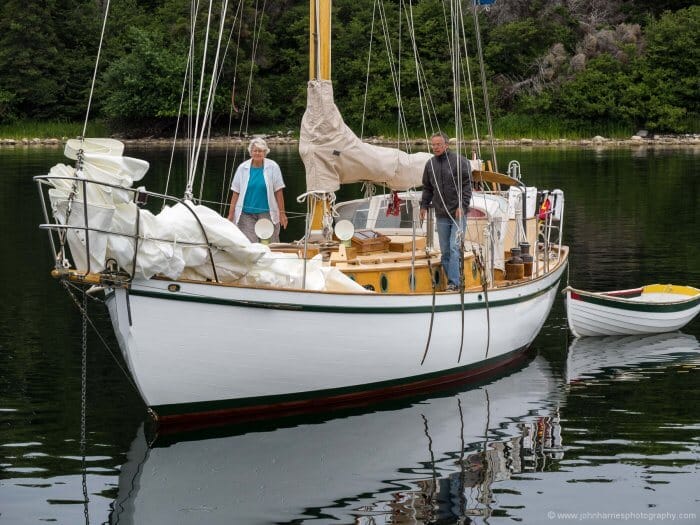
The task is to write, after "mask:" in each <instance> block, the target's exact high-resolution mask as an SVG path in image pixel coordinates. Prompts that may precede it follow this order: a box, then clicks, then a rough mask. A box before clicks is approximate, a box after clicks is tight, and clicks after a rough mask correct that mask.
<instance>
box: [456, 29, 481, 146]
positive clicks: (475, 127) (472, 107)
mask: <svg viewBox="0 0 700 525" xmlns="http://www.w3.org/2000/svg"><path fill="white" fill-rule="evenodd" d="M460 25H461V28H462V41H463V42H464V64H465V67H464V70H465V71H466V73H467V78H466V80H465V84H466V86H467V89H468V97H467V108H468V110H469V120H470V122H471V126H472V132H473V133H474V139H475V141H476V148H477V155H478V157H479V158H481V142H480V140H479V124H478V122H477V118H476V104H475V103H474V85H473V83H472V73H471V66H470V65H469V50H468V48H467V34H466V31H465V28H464V16H462V17H461V24H460Z"/></svg>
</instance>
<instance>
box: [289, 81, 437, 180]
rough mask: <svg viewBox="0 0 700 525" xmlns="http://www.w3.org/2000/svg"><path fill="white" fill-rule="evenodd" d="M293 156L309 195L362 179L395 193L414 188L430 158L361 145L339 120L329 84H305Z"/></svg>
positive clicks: (428, 156) (331, 85)
mask: <svg viewBox="0 0 700 525" xmlns="http://www.w3.org/2000/svg"><path fill="white" fill-rule="evenodd" d="M299 153H300V155H301V158H302V160H303V161H304V166H305V167H306V188H307V190H308V191H310V192H334V191H337V190H338V189H339V188H340V185H341V184H350V183H353V182H365V181H367V182H373V183H375V184H381V185H384V186H387V187H389V188H390V189H392V190H399V191H400V190H407V189H410V188H415V187H417V186H420V185H421V178H422V176H423V168H424V167H425V163H426V162H427V161H428V159H430V158H431V157H432V155H431V154H429V153H425V152H420V153H412V154H409V153H406V152H405V151H401V150H399V149H395V148H388V147H382V146H375V145H372V144H367V143H364V142H362V141H361V140H360V139H359V138H358V137H357V135H355V134H354V133H353V132H352V130H351V129H350V128H349V127H348V126H347V125H346V124H345V122H344V121H343V117H342V116H341V115H340V111H339V110H338V108H337V106H336V105H335V102H334V101H333V84H332V82H331V81H330V80H311V81H309V84H308V88H307V102H306V112H305V113H304V117H303V119H302V121H301V134H300V140H299Z"/></svg>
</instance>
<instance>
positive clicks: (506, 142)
mask: <svg viewBox="0 0 700 525" xmlns="http://www.w3.org/2000/svg"><path fill="white" fill-rule="evenodd" d="M253 136H259V137H262V138H264V139H265V140H266V141H267V142H268V143H269V144H274V145H290V146H292V145H296V144H298V142H299V141H298V139H297V138H296V137H293V136H291V135H290V134H289V133H287V134H269V135H268V134H251V135H249V136H247V137H214V138H212V139H210V144H211V145H213V146H219V147H225V146H239V145H246V144H248V141H249V140H250V138H251V137H253ZM114 138H117V139H118V140H121V141H122V142H124V143H125V144H129V145H134V146H142V147H148V146H158V147H162V146H170V145H171V144H172V139H164V138H153V137H144V138H140V139H125V138H121V137H114ZM66 140H68V139H67V138H66V137H62V138H60V139H59V138H46V139H41V138H31V139H30V138H21V139H0V147H37V146H45V147H63V145H64V144H65V142H66ZM365 142H368V143H370V144H377V145H393V144H395V143H396V142H395V141H392V140H391V139H387V138H385V137H368V138H367V139H365ZM486 142H487V140H483V141H482V144H484V143H486ZM187 143H188V141H186V140H178V145H183V146H184V145H186V144H187ZM466 143H467V144H475V142H474V141H467V142H466ZM410 144H412V145H416V146H424V145H426V141H425V139H415V140H411V141H410ZM495 144H496V146H510V147H519V146H520V147H549V146H555V147H596V148H597V147H640V146H660V147H671V146H681V147H689V146H693V147H697V146H700V134H697V133H696V134H687V135H653V136H651V135H649V136H640V135H634V136H632V137H630V138H628V139H610V138H607V137H601V136H596V137H593V138H591V139H575V140H571V139H553V140H541V139H529V138H521V139H497V140H496V141H495Z"/></svg>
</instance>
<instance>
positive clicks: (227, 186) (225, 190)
mask: <svg viewBox="0 0 700 525" xmlns="http://www.w3.org/2000/svg"><path fill="white" fill-rule="evenodd" d="M239 15H240V16H239ZM236 21H238V35H237V36H236V56H235V59H234V61H233V74H232V76H233V79H232V85H231V106H230V108H229V113H228V129H227V136H228V138H229V140H228V141H227V144H226V158H225V159H224V168H223V174H224V176H223V177H222V178H221V191H220V193H219V195H220V198H221V202H222V204H221V206H220V207H219V214H220V215H224V210H225V208H226V205H227V204H228V202H229V201H230V200H231V199H230V191H231V181H230V179H231V178H232V177H233V169H234V166H235V165H236V160H237V158H238V148H234V150H233V159H232V161H231V173H230V176H229V168H228V156H229V152H230V139H231V127H232V123H233V113H234V112H235V113H238V108H237V107H236V82H237V80H238V55H239V53H240V50H241V30H242V28H243V0H239V2H238V7H237V8H236V13H235V14H234V20H233V24H231V35H233V32H234V30H235V28H236ZM230 39H231V37H229V40H230ZM239 136H240V134H239Z"/></svg>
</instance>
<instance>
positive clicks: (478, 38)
mask: <svg viewBox="0 0 700 525" xmlns="http://www.w3.org/2000/svg"><path fill="white" fill-rule="evenodd" d="M474 28H475V32H476V48H477V52H478V54H479V69H480V71H481V87H482V90H483V92H484V111H485V112H486V125H487V127H488V132H489V142H490V144H491V156H492V157H493V169H494V171H496V172H498V162H497V160H496V144H495V139H494V136H493V122H492V121H491V109H490V107H489V93H488V89H487V86H486V66H485V65H484V52H483V49H482V48H481V29H480V28H479V13H478V10H477V2H474Z"/></svg>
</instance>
